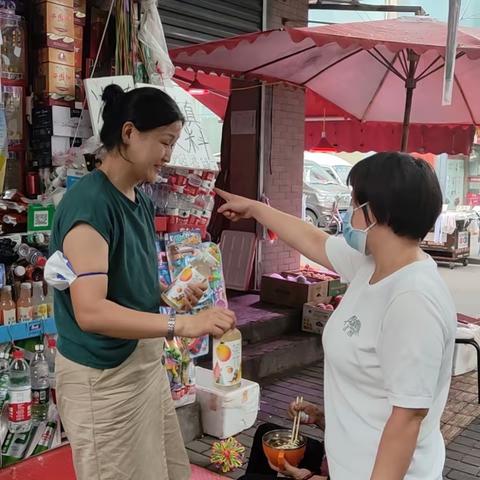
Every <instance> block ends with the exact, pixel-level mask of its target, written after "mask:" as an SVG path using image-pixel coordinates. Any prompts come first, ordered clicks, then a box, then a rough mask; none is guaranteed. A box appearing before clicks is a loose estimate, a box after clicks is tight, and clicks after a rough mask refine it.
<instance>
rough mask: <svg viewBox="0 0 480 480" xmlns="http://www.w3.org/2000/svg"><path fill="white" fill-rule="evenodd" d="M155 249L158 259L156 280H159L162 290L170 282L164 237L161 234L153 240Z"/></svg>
mask: <svg viewBox="0 0 480 480" xmlns="http://www.w3.org/2000/svg"><path fill="white" fill-rule="evenodd" d="M155 247H156V249H157V261H158V280H159V282H160V290H161V291H162V292H164V291H165V290H166V289H167V288H168V286H169V285H170V283H171V279H170V270H169V268H168V260H167V254H166V252H165V239H164V237H163V235H159V236H158V237H157V239H156V241H155Z"/></svg>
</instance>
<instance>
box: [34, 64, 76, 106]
mask: <svg viewBox="0 0 480 480" xmlns="http://www.w3.org/2000/svg"><path fill="white" fill-rule="evenodd" d="M34 89H35V93H37V94H38V95H41V96H46V97H50V98H53V99H54V100H66V101H73V100H74V99H75V67H73V66H71V67H70V66H67V65H62V64H59V63H52V62H48V63H42V64H40V65H39V66H38V71H37V75H36V76H35V80H34Z"/></svg>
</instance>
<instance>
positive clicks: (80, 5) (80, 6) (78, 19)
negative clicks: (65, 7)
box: [73, 0, 87, 27]
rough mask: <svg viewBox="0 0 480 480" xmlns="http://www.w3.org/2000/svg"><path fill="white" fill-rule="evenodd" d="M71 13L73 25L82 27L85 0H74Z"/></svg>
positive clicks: (85, 14) (85, 7)
mask: <svg viewBox="0 0 480 480" xmlns="http://www.w3.org/2000/svg"><path fill="white" fill-rule="evenodd" d="M73 11H74V21H75V25H81V26H82V27H83V26H84V25H85V21H86V18H87V0H74V1H73Z"/></svg>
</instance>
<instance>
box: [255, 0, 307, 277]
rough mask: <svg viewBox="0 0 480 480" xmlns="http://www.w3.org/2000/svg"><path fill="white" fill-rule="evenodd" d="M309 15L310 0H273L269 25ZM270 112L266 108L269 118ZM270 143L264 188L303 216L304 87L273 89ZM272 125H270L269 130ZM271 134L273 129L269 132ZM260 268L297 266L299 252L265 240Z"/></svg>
mask: <svg viewBox="0 0 480 480" xmlns="http://www.w3.org/2000/svg"><path fill="white" fill-rule="evenodd" d="M307 19H308V0H270V1H269V2H268V11H267V22H268V28H278V27H281V26H282V24H283V22H285V20H286V21H287V22H288V23H287V25H288V26H305V25H306V23H307ZM269 115H270V112H264V117H263V118H264V120H265V121H267V122H269V120H270V117H269ZM271 117H272V121H271V127H270V128H271V142H270V138H265V139H264V140H265V145H269V144H270V143H271V156H270V158H269V155H268V151H267V152H266V154H265V158H264V162H265V165H264V192H265V194H266V195H267V197H268V198H269V199H270V202H271V205H272V206H273V207H275V208H278V209H280V210H283V211H284V212H288V213H290V214H292V215H296V216H298V217H301V216H302V192H303V151H304V145H305V134H304V130H305V94H304V92H303V90H301V89H294V88H292V87H289V86H275V87H273V91H272V115H271ZM268 130H269V129H267V131H268ZM268 135H270V132H268ZM261 262H262V263H261V270H262V272H263V273H272V272H278V271H282V270H290V269H295V268H297V267H298V266H299V265H300V254H299V253H298V252H296V251H294V250H293V249H291V248H290V247H288V246H287V245H285V244H284V243H282V242H280V241H278V242H276V243H275V244H274V245H270V244H268V243H267V242H264V243H263V246H262V255H261Z"/></svg>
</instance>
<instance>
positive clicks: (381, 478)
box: [371, 409, 424, 480]
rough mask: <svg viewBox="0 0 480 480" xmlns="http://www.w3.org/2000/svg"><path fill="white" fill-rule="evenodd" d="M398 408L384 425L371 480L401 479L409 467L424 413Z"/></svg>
mask: <svg viewBox="0 0 480 480" xmlns="http://www.w3.org/2000/svg"><path fill="white" fill-rule="evenodd" d="M399 410H403V412H400V413H397V414H395V413H393V414H392V415H391V416H390V418H389V420H388V421H387V423H386V425H385V428H384V430H383V435H382V438H381V441H380V446H379V448H378V451H377V458H376V460H375V466H374V469H373V473H372V476H371V480H402V479H403V478H404V477H405V475H406V473H407V471H408V468H409V467H410V463H411V462H412V457H413V453H414V452H415V448H416V445H417V439H418V433H419V431H420V426H421V423H422V420H423V418H424V415H423V414H421V415H419V414H416V413H415V411H413V410H409V409H399ZM409 412H411V413H409Z"/></svg>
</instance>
